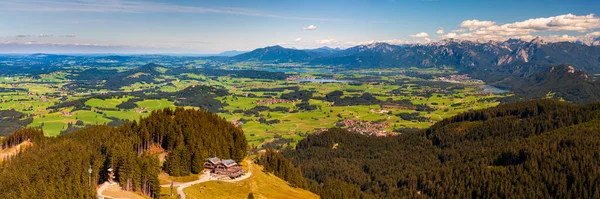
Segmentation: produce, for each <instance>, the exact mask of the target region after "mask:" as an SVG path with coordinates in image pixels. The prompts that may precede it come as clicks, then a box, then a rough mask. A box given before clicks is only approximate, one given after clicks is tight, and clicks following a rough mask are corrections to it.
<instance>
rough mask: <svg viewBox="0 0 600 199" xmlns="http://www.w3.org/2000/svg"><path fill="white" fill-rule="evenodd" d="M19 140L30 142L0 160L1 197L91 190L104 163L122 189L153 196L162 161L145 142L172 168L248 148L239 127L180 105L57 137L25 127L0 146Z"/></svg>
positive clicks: (88, 194) (189, 169)
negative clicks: (163, 154) (159, 150)
mask: <svg viewBox="0 0 600 199" xmlns="http://www.w3.org/2000/svg"><path fill="white" fill-rule="evenodd" d="M25 140H30V141H32V142H33V143H34V144H33V146H32V147H30V148H28V149H27V151H26V152H23V153H20V154H18V155H17V156H15V157H12V158H11V159H10V160H8V161H3V162H2V163H1V165H0V193H2V198H94V197H95V196H96V194H95V185H96V184H98V183H102V182H104V181H106V179H107V177H108V176H107V170H108V169H109V168H113V169H115V175H116V180H117V181H119V182H120V184H121V186H122V188H123V189H125V190H128V191H137V192H140V193H142V194H145V195H148V196H151V197H154V198H157V197H158V196H159V193H160V187H159V184H158V183H159V182H158V174H159V172H160V170H161V165H160V164H159V161H158V158H157V157H156V155H155V154H150V153H148V152H147V149H149V148H150V147H157V146H160V147H162V148H164V149H165V150H167V151H169V152H170V153H169V156H168V157H167V160H166V162H165V167H164V169H165V170H166V172H168V173H170V174H172V175H175V176H177V175H186V174H189V173H198V172H200V170H201V168H202V163H203V160H204V158H207V157H209V156H213V155H217V156H219V157H222V158H232V159H235V160H238V161H239V160H241V159H242V158H243V157H244V156H245V155H246V150H247V142H246V138H245V137H244V134H243V132H242V131H241V130H240V129H238V128H235V127H234V126H233V125H232V124H231V123H229V122H227V121H226V120H224V119H222V118H220V117H219V116H217V115H215V114H213V113H210V112H207V111H203V110H193V109H183V108H178V109H175V110H171V109H165V110H161V111H155V112H153V113H152V114H151V115H150V116H149V117H148V118H144V119H141V120H140V122H139V123H136V122H134V123H126V124H124V125H123V126H120V127H117V128H113V127H109V126H91V127H87V128H84V129H81V130H78V131H76V132H73V133H69V134H65V135H60V136H58V137H56V138H45V137H43V133H42V132H41V131H39V130H36V129H24V130H21V131H17V132H16V133H14V134H12V135H9V136H8V137H6V139H4V140H3V142H2V147H3V148H5V147H11V146H14V145H17V144H18V143H20V142H23V141H25ZM90 166H91V168H92V170H93V172H92V175H91V178H92V180H91V181H92V182H91V184H89V183H88V171H87V170H88V168H89V167H90Z"/></svg>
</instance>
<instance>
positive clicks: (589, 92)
mask: <svg viewBox="0 0 600 199" xmlns="http://www.w3.org/2000/svg"><path fill="white" fill-rule="evenodd" d="M499 84H500V85H504V86H507V87H511V88H512V90H513V92H514V93H515V95H514V96H513V97H509V98H506V99H503V100H504V101H508V102H511V101H512V102H515V101H522V100H524V99H529V100H531V99H539V98H546V97H551V98H555V99H563V100H566V101H569V102H573V103H578V104H586V103H590V102H597V101H600V83H599V82H598V81H597V80H596V79H594V78H593V75H590V74H588V73H586V72H584V71H583V70H576V69H575V68H573V66H569V65H566V64H561V65H557V66H552V67H550V68H548V69H546V70H543V71H539V72H536V73H535V74H533V75H532V76H531V77H527V78H513V79H509V80H507V81H503V82H500V83H499Z"/></svg>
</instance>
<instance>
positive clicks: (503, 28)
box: [442, 14, 600, 42]
mask: <svg viewBox="0 0 600 199" xmlns="http://www.w3.org/2000/svg"><path fill="white" fill-rule="evenodd" d="M598 28H600V18H598V17H596V16H595V15H594V14H589V15H581V16H578V15H573V14H565V15H558V16H553V17H546V18H533V19H527V20H524V21H518V22H513V23H507V24H497V23H496V22H493V21H480V20H477V19H474V20H466V21H463V22H462V23H460V25H459V28H458V29H456V30H452V31H450V33H448V34H446V35H444V36H442V38H456V39H462V40H471V41H489V40H493V41H504V40H506V39H509V38H515V39H523V40H529V39H533V38H535V37H538V36H539V35H536V34H537V33H546V34H542V35H546V36H539V37H541V38H542V39H544V40H545V41H550V42H554V41H576V40H578V39H579V38H581V37H583V36H593V35H594V34H595V33H596V32H593V33H588V34H587V35H582V36H573V35H569V34H564V33H565V32H569V31H571V32H580V33H585V32H588V31H592V30H595V29H598ZM553 33H554V34H553ZM556 33H561V34H556ZM548 35H549V36H548ZM598 35H600V33H598Z"/></svg>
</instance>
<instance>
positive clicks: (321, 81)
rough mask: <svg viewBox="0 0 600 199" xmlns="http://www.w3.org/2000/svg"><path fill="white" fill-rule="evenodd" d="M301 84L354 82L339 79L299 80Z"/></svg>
mask: <svg viewBox="0 0 600 199" xmlns="http://www.w3.org/2000/svg"><path fill="white" fill-rule="evenodd" d="M296 81H299V82H317V83H347V82H352V81H350V80H337V79H299V80H296Z"/></svg>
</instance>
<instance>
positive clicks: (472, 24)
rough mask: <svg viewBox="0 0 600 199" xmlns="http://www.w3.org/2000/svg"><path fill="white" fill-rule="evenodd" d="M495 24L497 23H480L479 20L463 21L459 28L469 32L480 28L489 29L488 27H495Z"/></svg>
mask: <svg viewBox="0 0 600 199" xmlns="http://www.w3.org/2000/svg"><path fill="white" fill-rule="evenodd" d="M495 24H496V22H493V21H479V20H477V19H473V20H466V21H463V22H462V23H460V25H459V26H460V27H461V28H468V29H469V30H474V29H477V28H479V27H488V26H493V25H495Z"/></svg>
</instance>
